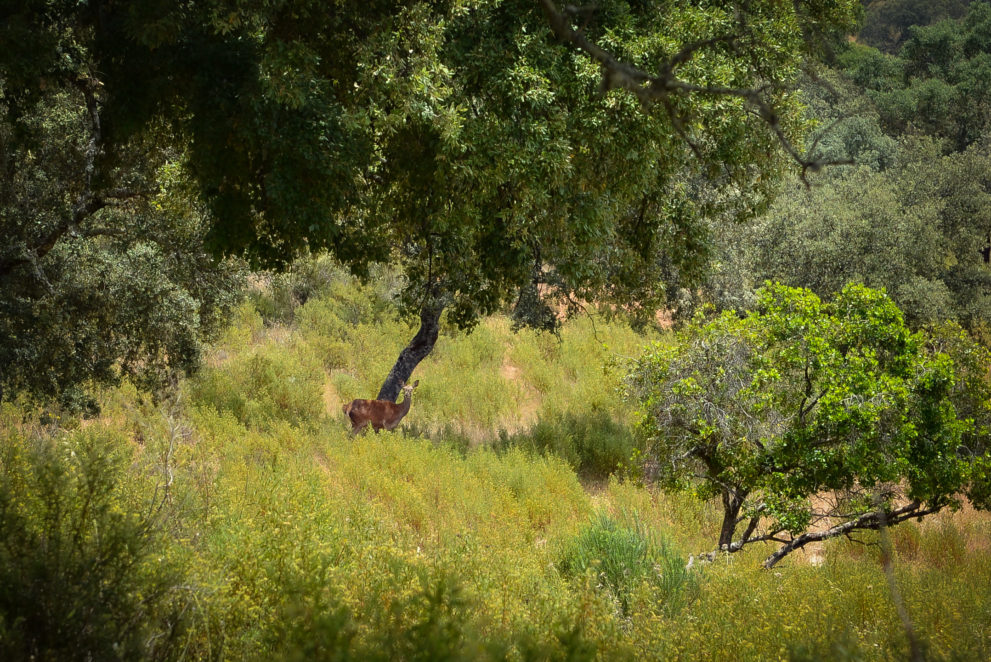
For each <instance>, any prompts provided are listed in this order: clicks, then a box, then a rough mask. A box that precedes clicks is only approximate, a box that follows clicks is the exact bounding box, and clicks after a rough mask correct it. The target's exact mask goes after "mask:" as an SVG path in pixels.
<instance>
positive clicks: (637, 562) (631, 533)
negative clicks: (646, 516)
mask: <svg viewBox="0 0 991 662" xmlns="http://www.w3.org/2000/svg"><path fill="white" fill-rule="evenodd" d="M560 569H561V572H562V573H563V574H564V575H566V576H570V577H573V578H581V577H586V576H587V575H588V574H589V573H590V572H591V573H594V574H595V577H596V579H597V582H598V583H597V586H598V587H600V588H601V589H603V590H606V591H608V592H610V593H611V594H612V596H613V597H614V598H615V599H616V601H617V603H618V605H619V609H620V612H621V613H622V614H623V615H624V616H625V615H629V614H630V612H631V607H632V606H633V604H634V597H635V596H636V594H637V591H638V589H640V588H641V587H642V586H644V585H646V586H647V587H649V588H650V589H652V592H653V593H654V594H655V596H654V597H656V598H657V599H658V600H659V601H660V602H661V603H663V606H664V609H665V610H666V611H667V612H669V613H674V612H676V611H678V610H679V609H680V608H681V607H682V606H684V605H685V604H686V602H687V601H688V600H689V599H690V598H691V596H692V595H693V594H694V593H695V591H696V579H695V577H694V576H693V575H691V574H690V572H689V571H688V570H686V569H685V563H684V560H683V559H681V558H680V557H679V556H678V555H677V554H676V553H675V552H674V551H673V550H672V549H671V547H670V545H669V544H668V543H667V542H666V541H665V540H663V539H660V538H657V537H656V536H655V535H654V534H653V533H651V532H650V531H649V530H648V529H646V528H645V527H643V526H640V525H639V524H638V525H636V526H635V527H634V528H628V527H624V526H621V525H620V524H619V523H617V522H616V521H615V520H613V519H611V518H610V517H608V516H606V515H599V516H598V517H597V518H595V519H593V520H592V521H591V523H590V524H589V525H588V526H587V527H586V528H585V529H584V530H582V531H581V532H580V533H579V534H578V536H576V537H575V538H574V539H573V540H572V541H571V543H570V544H569V545H567V546H566V548H565V550H564V554H563V555H562V558H561V562H560Z"/></svg>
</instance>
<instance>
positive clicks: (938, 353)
mask: <svg viewBox="0 0 991 662" xmlns="http://www.w3.org/2000/svg"><path fill="white" fill-rule="evenodd" d="M944 336H945V337H946V338H947V339H946V340H943V341H939V342H934V341H933V340H932V339H931V338H930V337H929V336H927V335H925V334H923V333H914V334H913V333H912V332H910V331H909V329H908V328H907V327H906V326H905V323H904V321H903V318H902V315H901V313H900V311H899V310H898V308H897V307H896V306H895V305H894V304H893V303H892V301H891V300H890V299H889V298H888V296H887V295H886V294H884V292H883V291H877V290H872V289H870V288H867V287H864V286H862V285H856V284H851V285H849V286H847V287H846V288H844V289H843V291H842V292H840V293H838V294H837V295H836V296H835V297H834V298H833V300H832V301H828V302H823V301H821V300H820V299H819V298H818V297H817V296H816V295H814V294H813V293H811V292H809V291H808V290H802V289H796V288H789V287H785V286H782V285H777V284H768V285H766V286H765V287H764V288H762V289H761V290H760V291H759V293H758V304H757V306H756V308H755V310H754V312H752V313H750V314H749V315H747V316H746V317H743V318H741V317H739V316H737V315H736V314H734V313H732V312H726V313H724V314H723V315H721V316H719V317H717V318H715V319H714V320H712V321H710V322H707V323H703V322H701V321H699V322H696V323H694V324H691V325H689V326H688V327H687V328H686V329H685V330H684V331H683V332H681V333H680V334H679V337H678V343H677V345H675V346H673V347H669V348H663V349H662V348H654V349H651V350H648V351H647V352H646V353H645V354H644V355H643V356H642V357H641V358H640V359H639V360H638V361H637V362H636V363H635V364H634V367H633V370H632V372H631V374H630V376H629V378H628V382H627V384H628V397H630V398H631V399H633V400H635V401H636V402H637V403H639V405H640V408H639V419H638V421H639V425H638V427H639V431H640V435H641V438H642V440H643V441H644V443H645V444H646V446H647V452H648V453H649V454H651V455H652V457H653V459H654V461H655V462H656V466H657V468H658V471H659V472H660V478H661V480H662V481H663V482H664V483H666V484H668V485H670V486H677V485H682V484H684V483H685V482H686V481H687V480H694V479H697V478H701V479H702V481H703V482H708V483H710V484H712V486H714V487H718V488H719V489H721V490H729V493H735V494H744V495H748V496H749V498H750V500H751V503H753V504H755V506H752V507H756V505H757V504H760V507H761V509H762V512H763V513H764V514H765V515H766V516H770V517H772V518H774V520H775V521H776V522H777V523H778V525H779V526H780V527H781V528H783V529H786V530H789V531H792V532H793V533H799V532H801V531H803V530H804V527H805V526H806V525H807V524H808V521H809V520H808V517H809V512H810V502H809V499H810V498H811V497H814V496H816V495H819V494H820V493H824V492H827V491H848V492H857V491H860V490H866V491H868V492H869V491H872V490H876V489H881V487H882V486H887V487H885V488H884V489H886V490H894V489H895V488H896V487H897V486H898V485H903V484H904V485H906V486H907V496H908V497H909V498H910V499H917V500H919V501H920V502H925V503H927V504H929V505H930V506H941V505H945V504H947V503H950V502H952V500H953V499H954V496H955V495H957V494H959V493H961V492H962V491H964V490H965V489H967V488H968V486H969V484H970V481H971V477H970V475H971V473H970V472H971V471H974V470H976V469H975V467H976V466H979V465H976V464H975V463H974V459H975V458H980V457H985V456H986V452H987V451H986V449H984V450H983V451H978V452H976V453H975V452H972V451H969V450H967V449H966V447H965V443H966V442H967V440H968V439H972V437H971V436H969V435H972V433H973V431H974V429H975V425H979V424H977V423H975V418H974V416H972V415H971V413H972V412H975V411H976V412H978V413H979V415H980V416H983V419H981V420H984V421H986V420H988V419H987V414H986V413H985V412H987V408H988V406H989V403H991V400H989V399H988V378H987V372H986V371H987V369H988V367H989V366H991V362H989V361H988V357H987V354H986V353H983V354H982V353H981V352H980V350H979V349H978V348H977V346H976V345H974V344H973V343H971V342H968V341H966V340H965V339H964V338H965V337H961V336H953V335H947V334H944ZM955 342H960V343H961V345H959V346H954V343H955ZM942 349H946V350H947V351H942ZM975 361H976V362H979V363H980V364H981V365H983V366H984V368H983V370H984V371H985V372H984V376H983V377H977V375H976V374H975V370H976V371H977V372H980V369H977V368H976V365H975ZM968 375H969V376H968ZM962 381H965V382H966V384H962V383H961V382H962ZM982 461H983V460H982ZM974 478H979V476H978V475H976V474H975V475H974ZM865 504H866V506H865V507H866V508H868V509H869V508H871V507H876V506H874V505H872V504H871V502H870V500H869V499H868V500H867V501H865ZM850 508H851V509H849V510H848V516H849V517H854V516H855V515H856V514H857V513H858V511H857V509H856V508H853V507H852V506H851V507H850Z"/></svg>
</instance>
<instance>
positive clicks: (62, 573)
mask: <svg viewBox="0 0 991 662" xmlns="http://www.w3.org/2000/svg"><path fill="white" fill-rule="evenodd" d="M0 444H2V447H0V649H2V650H3V651H4V653H5V655H4V659H5V660H29V659H64V660H71V659H79V660H85V659H90V660H94V659H95V660H119V659H151V660H154V659H167V658H170V657H172V656H173V655H174V654H177V653H178V652H179V650H180V649H179V647H177V646H175V645H174V644H175V642H176V640H177V638H178V637H179V635H180V634H181V633H182V631H183V626H184V624H183V621H182V619H181V618H180V614H181V607H182V605H180V604H179V600H178V598H177V597H176V595H177V594H176V592H175V591H174V590H173V588H174V587H175V586H177V585H179V584H181V583H182V582H180V580H179V577H178V574H177V573H176V572H174V571H173V570H172V569H171V567H170V565H169V564H168V563H166V562H163V556H162V555H161V554H160V552H161V551H162V548H161V540H160V538H159V536H158V533H157V527H156V522H155V518H154V515H152V514H149V513H148V512H147V506H146V505H145V507H142V505H141V504H138V503H135V502H134V501H133V500H131V499H128V498H127V495H125V494H124V492H123V490H122V486H121V485H122V469H123V467H124V464H125V462H126V460H127V457H126V455H127V454H126V453H124V452H122V451H121V449H120V444H119V443H117V440H116V439H114V438H113V437H112V436H110V435H108V434H106V433H103V432H100V431H96V432H92V431H89V430H85V431H82V432H78V433H76V434H73V435H71V436H69V437H67V438H63V439H53V438H44V439H40V440H29V439H28V438H26V437H25V436H24V435H22V434H20V433H19V432H17V431H15V430H13V429H8V430H7V431H6V433H5V435H4V436H3V438H2V440H0ZM157 552H158V553H157Z"/></svg>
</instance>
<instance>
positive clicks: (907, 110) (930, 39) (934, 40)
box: [839, 2, 991, 151]
mask: <svg viewBox="0 0 991 662" xmlns="http://www.w3.org/2000/svg"><path fill="white" fill-rule="evenodd" d="M926 4H929V3H926ZM906 34H907V35H908V38H907V40H905V42H904V44H903V46H902V47H901V50H900V51H899V53H898V55H897V56H887V55H884V54H881V53H878V52H877V51H875V50H874V49H872V48H868V47H863V46H856V45H854V46H852V47H850V48H849V49H848V50H847V51H846V53H844V54H842V55H841V56H840V57H839V64H840V66H841V68H843V69H845V70H849V71H851V72H852V75H853V77H854V79H855V80H856V81H857V82H858V84H860V85H861V86H863V87H864V88H865V89H866V90H867V93H868V95H869V96H870V97H871V98H872V99H873V100H874V102H875V103H876V104H877V108H878V111H879V112H880V114H881V119H882V121H883V122H884V125H885V127H886V128H887V130H888V131H889V132H898V133H901V132H909V131H919V132H923V133H926V134H928V135H932V136H937V137H939V138H942V139H945V140H946V141H947V142H948V143H949V145H950V146H951V147H952V148H953V149H955V150H958V151H959V150H963V149H966V148H967V147H968V146H969V145H971V144H974V143H975V142H977V141H978V140H980V139H981V137H982V136H984V135H986V134H987V132H988V128H989V126H991V124H989V122H991V87H989V84H988V81H989V80H991V50H989V49H991V46H989V43H991V40H989V39H988V36H989V35H991V4H989V3H987V2H974V3H971V4H970V6H969V8H968V10H967V12H966V15H964V16H962V17H960V18H958V19H956V20H954V19H950V18H947V19H945V20H942V21H939V22H936V23H934V24H932V25H927V24H926V23H924V22H922V23H919V24H915V25H913V26H912V27H910V28H909V29H908V30H907V32H906Z"/></svg>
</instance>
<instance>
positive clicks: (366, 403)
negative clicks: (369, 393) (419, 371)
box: [343, 379, 420, 434]
mask: <svg viewBox="0 0 991 662" xmlns="http://www.w3.org/2000/svg"><path fill="white" fill-rule="evenodd" d="M419 385H420V380H419V379H418V380H416V381H415V382H413V383H412V384H403V389H402V392H403V395H404V396H405V397H404V398H403V401H402V402H401V403H399V404H396V403H395V402H389V401H388V400H362V399H358V400H352V401H351V402H349V403H348V404H346V405H344V408H343V409H344V413H345V414H347V417H348V418H349V419H351V434H357V433H358V432H361V431H362V430H364V429H365V428H366V427H367V426H369V425H371V426H372V429H373V430H375V431H376V432H378V431H379V430H382V429H385V430H393V429H395V427H396V426H397V425H399V421H401V420H403V417H404V416H406V414H408V413H409V406H410V404H411V403H412V401H413V389H415V388H416V387H417V386H419Z"/></svg>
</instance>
